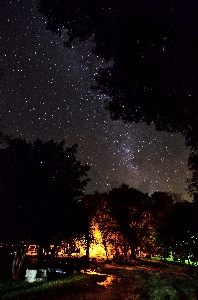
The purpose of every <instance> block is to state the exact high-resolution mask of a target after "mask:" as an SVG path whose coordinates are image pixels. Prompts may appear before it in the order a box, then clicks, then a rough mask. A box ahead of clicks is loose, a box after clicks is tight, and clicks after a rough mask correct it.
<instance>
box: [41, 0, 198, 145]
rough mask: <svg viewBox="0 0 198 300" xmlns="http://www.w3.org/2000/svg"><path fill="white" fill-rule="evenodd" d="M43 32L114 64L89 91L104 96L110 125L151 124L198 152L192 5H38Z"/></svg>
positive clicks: (195, 8)
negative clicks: (86, 45)
mask: <svg viewBox="0 0 198 300" xmlns="http://www.w3.org/2000/svg"><path fill="white" fill-rule="evenodd" d="M38 8H39V11H40V12H41V13H43V14H44V15H45V16H46V17H47V19H48V23H47V29H49V30H52V31H53V32H55V33H57V34H59V35H61V32H62V29H63V27H64V28H66V29H67V32H68V41H67V42H66V43H65V44H66V46H70V45H71V43H72V42H75V41H80V42H81V41H84V40H86V39H89V38H91V39H92V40H93V41H94V42H95V45H96V46H95V48H94V49H93V52H94V53H95V54H96V55H97V56H99V57H103V58H105V60H107V61H109V60H113V63H114V64H113V65H112V66H111V67H108V68H105V69H101V70H100V72H99V74H98V75H97V76H96V80H97V84H96V86H95V87H94V88H95V89H97V90H100V92H101V93H105V94H106V95H108V97H110V98H108V99H107V108H108V109H109V111H110V114H111V117H112V118H113V119H120V118H121V119H122V120H123V121H124V122H128V121H130V122H133V121H135V122H139V121H143V122H146V123H147V124H151V123H152V122H153V123H154V125H155V128H156V129H157V130H165V131H168V132H173V131H179V132H182V133H183V134H184V136H185V139H186V144H187V145H190V146H191V147H192V148H194V149H196V148H197V147H198V140H197V136H198V122H197V114H196V111H197V108H198V106H197V103H198V102H197V96H198V76H197V70H198V60H197V46H198V45H197V38H198V23H197V14H198V3H197V1H190V2H189V1H188V2H187V1H185V0H182V1H181V0H176V1H172V0H167V1H162V0H159V1H140V0H134V1H128V0H124V1H123V0H122V1H121V0H116V1H115V0H100V1H94V3H93V1H90V0H84V1H79V0H67V1H63V0H62V1H58V0H40V4H39V7H38Z"/></svg>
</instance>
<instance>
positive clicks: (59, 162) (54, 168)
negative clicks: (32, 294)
mask: <svg viewBox="0 0 198 300" xmlns="http://www.w3.org/2000/svg"><path fill="white" fill-rule="evenodd" d="M7 143H8V144H7V146H6V147H5V148H1V149H0V195H1V196H0V206H1V210H0V237H1V241H2V242H6V243H8V242H12V243H15V242H16V241H17V251H16V254H15V259H14V261H15V262H14V264H13V278H14V279H18V278H19V275H20V274H19V273H20V270H21V267H22V264H23V261H24V257H25V253H26V250H27V246H28V240H29V239H31V240H32V241H33V242H36V243H37V244H42V245H43V244H44V243H46V244H49V243H50V242H52V239H53V238H54V239H56V238H57V237H59V238H60V239H61V238H63V237H64V238H71V237H74V236H76V235H80V234H82V233H84V232H83V228H84V227H83V225H86V224H84V223H85V222H84V218H85V216H84V212H85V210H84V209H83V207H82V205H81V203H80V202H79V200H81V198H82V196H83V190H84V188H85V187H86V184H87V182H88V180H89V179H88V178H87V175H88V171H89V166H88V165H82V164H81V162H80V161H78V160H77V159H76V156H75V155H76V150H77V145H74V146H72V147H70V148H65V146H64V142H60V143H57V142H54V141H53V140H50V141H48V142H43V141H41V140H36V141H35V142H33V143H29V142H27V141H26V140H23V139H17V138H15V139H8V142H7ZM24 245H26V247H24ZM40 249H41V251H42V247H40Z"/></svg>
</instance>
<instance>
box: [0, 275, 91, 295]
mask: <svg viewBox="0 0 198 300" xmlns="http://www.w3.org/2000/svg"><path fill="white" fill-rule="evenodd" d="M87 282H88V277H87V276H86V275H72V276H70V277H68V278H64V279H58V280H53V281H46V282H34V283H28V282H26V281H19V282H15V281H13V280H11V279H9V280H2V281H0V295H1V296H0V299H2V300H3V299H13V300H23V299H24V300H29V299H32V300H33V299H42V298H44V297H45V298H47V297H49V299H56V298H57V297H61V296H63V295H65V294H66V293H68V292H72V291H80V290H82V288H83V287H84V286H85V285H86V284H87Z"/></svg>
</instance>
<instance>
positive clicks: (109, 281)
mask: <svg viewBox="0 0 198 300" xmlns="http://www.w3.org/2000/svg"><path fill="white" fill-rule="evenodd" d="M81 272H82V273H85V274H89V275H98V276H103V277H104V276H105V280H103V281H98V282H97V284H98V285H103V286H104V287H106V288H108V287H109V286H110V285H112V283H113V281H115V280H116V281H117V282H120V280H121V278H118V277H117V276H116V275H115V274H113V275H109V274H104V273H100V269H99V270H97V269H96V270H91V269H86V270H81Z"/></svg>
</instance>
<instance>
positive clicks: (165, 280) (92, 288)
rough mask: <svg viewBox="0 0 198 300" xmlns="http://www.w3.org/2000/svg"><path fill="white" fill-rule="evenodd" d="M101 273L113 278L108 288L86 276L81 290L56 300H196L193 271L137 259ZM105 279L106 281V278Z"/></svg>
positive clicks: (197, 288)
mask: <svg viewBox="0 0 198 300" xmlns="http://www.w3.org/2000/svg"><path fill="white" fill-rule="evenodd" d="M100 268H101V271H100V273H102V274H108V275H109V276H108V277H110V275H111V276H114V279H113V280H112V281H111V284H110V285H108V286H106V287H105V286H104V285H99V284H98V283H97V282H99V281H104V278H103V279H100V276H97V275H87V276H89V281H88V283H86V286H85V287H84V289H83V290H81V291H79V293H78V291H75V292H73V293H71V294H67V295H65V296H64V297H61V298H58V299H59V300H73V299H78V300H93V299H96V300H168V299H170V300H198V275H197V270H196V268H195V269H193V268H192V267H188V266H185V265H180V264H174V263H166V262H160V261H149V260H146V261H145V260H144V261H143V260H137V261H133V262H132V263H131V265H128V266H124V265H122V266H120V265H107V264H106V265H100ZM108 277H107V278H108ZM46 300H47V299H46Z"/></svg>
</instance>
